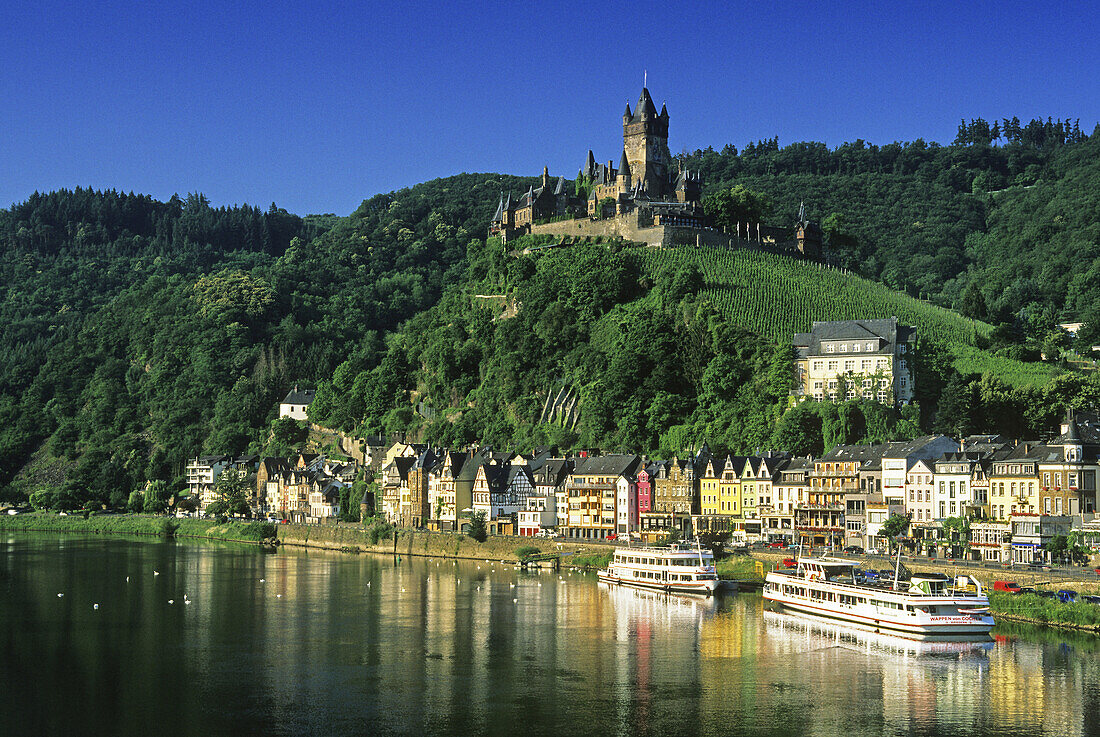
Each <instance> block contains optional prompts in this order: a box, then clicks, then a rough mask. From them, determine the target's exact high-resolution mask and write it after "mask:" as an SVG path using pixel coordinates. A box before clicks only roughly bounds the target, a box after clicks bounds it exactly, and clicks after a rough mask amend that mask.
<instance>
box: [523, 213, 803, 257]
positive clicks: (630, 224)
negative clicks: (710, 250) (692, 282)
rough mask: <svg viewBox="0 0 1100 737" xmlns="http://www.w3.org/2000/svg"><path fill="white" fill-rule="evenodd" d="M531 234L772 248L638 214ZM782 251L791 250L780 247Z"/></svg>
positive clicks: (547, 226)
mask: <svg viewBox="0 0 1100 737" xmlns="http://www.w3.org/2000/svg"><path fill="white" fill-rule="evenodd" d="M531 234H532V235H560V236H569V237H577V238H598V237H602V238H622V239H623V240H628V241H634V242H635V243H645V244H646V245H649V246H657V247H662V248H672V247H676V246H681V247H683V246H711V247H716V248H761V247H764V248H765V250H768V249H767V247H768V246H769V245H770V246H773V247H775V246H776V244H774V243H773V244H768V243H767V242H765V243H763V244H760V243H757V242H756V241H754V240H748V239H744V238H738V237H737V236H736V235H733V234H731V233H724V232H722V231H720V230H709V229H699V228H687V227H681V226H676V225H651V224H649V223H648V222H645V221H644V220H642V219H641V218H640V217H639V214H638V212H637V211H635V212H631V213H627V214H625V215H619V216H617V217H613V218H605V219H603V220H589V219H586V218H579V219H576V220H562V221H559V222H555V223H544V224H541V225H533V226H531ZM780 248H781V249H782V250H790V249H789V248H782V246H780Z"/></svg>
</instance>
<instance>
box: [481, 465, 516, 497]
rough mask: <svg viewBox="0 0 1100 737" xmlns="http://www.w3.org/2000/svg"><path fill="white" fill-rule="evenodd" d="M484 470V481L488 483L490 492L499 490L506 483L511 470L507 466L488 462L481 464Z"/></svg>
mask: <svg viewBox="0 0 1100 737" xmlns="http://www.w3.org/2000/svg"><path fill="white" fill-rule="evenodd" d="M481 468H482V470H484V471H485V482H486V483H487V484H488V485H489V491H490V492H494V491H495V492H499V491H500V490H501V489H503V488H504V486H505V485H506V484H507V483H508V480H509V478H510V476H509V473H510V471H511V469H510V468H508V466H490V465H488V464H485V465H482V466H481Z"/></svg>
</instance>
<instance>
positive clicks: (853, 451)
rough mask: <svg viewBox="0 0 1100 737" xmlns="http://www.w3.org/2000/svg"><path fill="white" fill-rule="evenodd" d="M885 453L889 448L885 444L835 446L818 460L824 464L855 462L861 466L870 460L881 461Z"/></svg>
mask: <svg viewBox="0 0 1100 737" xmlns="http://www.w3.org/2000/svg"><path fill="white" fill-rule="evenodd" d="M887 452H889V448H888V447H887V445H886V444H878V445H837V446H835V447H834V448H833V449H832V450H830V451H829V452H828V453H826V454H825V455H823V456H821V458H819V459H818V460H819V461H826V462H835V461H841V462H844V463H849V462H853V461H855V462H858V463H860V464H861V465H862V464H863V463H864V462H866V461H870V460H872V459H876V460H879V461H881V460H882V457H883V456H884V455H885V454H886V453H887Z"/></svg>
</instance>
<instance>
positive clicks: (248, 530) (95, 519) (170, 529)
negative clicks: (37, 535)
mask: <svg viewBox="0 0 1100 737" xmlns="http://www.w3.org/2000/svg"><path fill="white" fill-rule="evenodd" d="M0 530H2V531H19V532H83V533H91V534H108V535H151V536H155V537H198V538H210V539H214V540H236V541H243V542H256V543H258V542H260V541H262V540H263V539H264V538H267V537H273V536H274V535H275V526H274V525H272V524H270V523H267V522H243V521H236V520H231V521H228V522H218V521H217V520H207V519H176V518H174V517H163V516H156V515H148V514H93V515H91V516H89V517H88V519H84V517H83V516H82V515H79V514H71V515H69V516H67V517H60V516H58V515H57V514H56V513H51V512H33V513H29V514H17V515H7V514H5V515H0Z"/></svg>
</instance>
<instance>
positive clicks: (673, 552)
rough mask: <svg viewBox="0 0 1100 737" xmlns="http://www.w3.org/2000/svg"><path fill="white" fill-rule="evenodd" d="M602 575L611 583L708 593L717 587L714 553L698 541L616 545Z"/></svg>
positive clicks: (691, 592)
mask: <svg viewBox="0 0 1100 737" xmlns="http://www.w3.org/2000/svg"><path fill="white" fill-rule="evenodd" d="M599 577H600V580H601V581H603V582H605V583H609V584H621V585H624V586H637V587H638V588H643V589H655V590H658V591H677V592H682V593H689V594H704V595H707V596H710V595H711V594H713V593H714V590H715V589H716V588H718V573H717V572H716V571H715V569H714V555H713V554H712V553H711V552H710V551H709V550H705V549H704V548H703V547H701V546H700V545H699V544H698V543H695V544H693V545H675V544H674V545H669V546H668V547H661V548H617V549H616V550H615V555H614V556H613V557H612V559H611V562H610V563H608V565H607V568H605V569H604V570H602V571H600V573H599Z"/></svg>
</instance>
